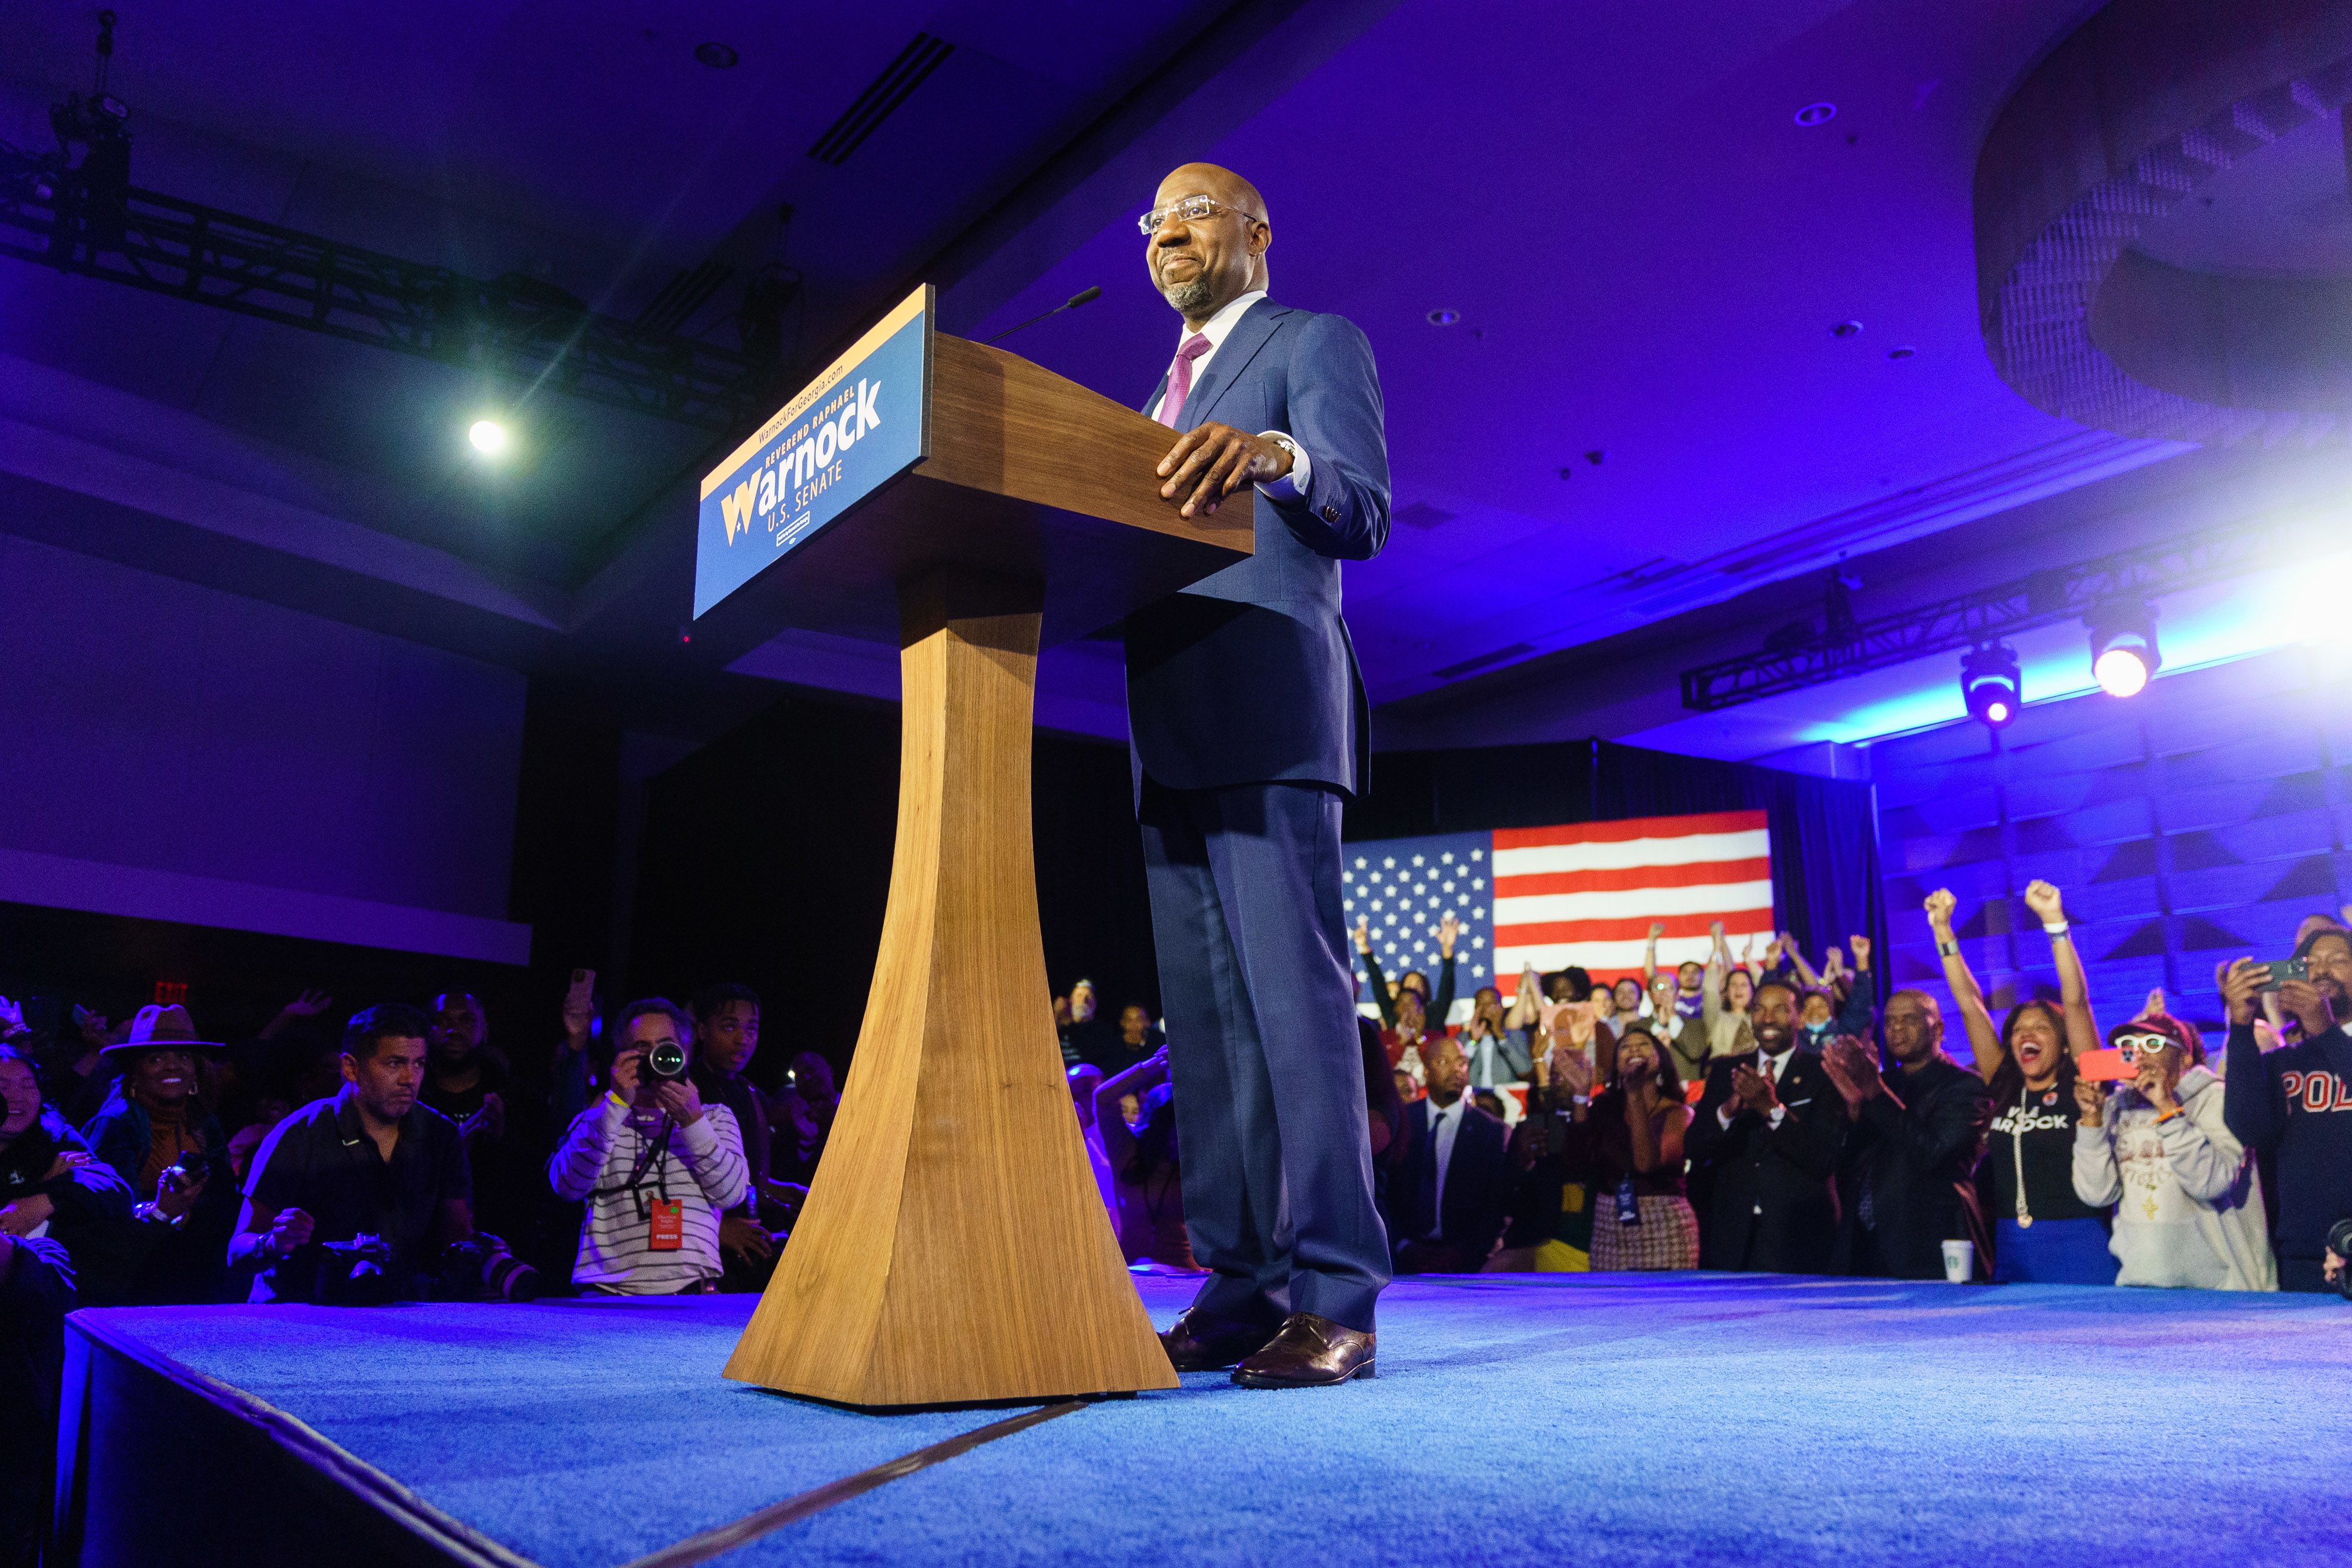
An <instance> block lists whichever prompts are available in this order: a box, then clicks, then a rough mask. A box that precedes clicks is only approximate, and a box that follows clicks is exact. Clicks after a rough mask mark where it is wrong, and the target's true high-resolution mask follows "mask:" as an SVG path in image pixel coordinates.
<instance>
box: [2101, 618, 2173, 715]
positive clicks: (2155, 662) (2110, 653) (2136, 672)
mask: <svg viewBox="0 0 2352 1568" xmlns="http://www.w3.org/2000/svg"><path fill="white" fill-rule="evenodd" d="M2090 624H2091V676H2092V678H2093V679H2094V680H2095V681H2097V682H2098V683H2099V689H2100V690H2101V691H2103V692H2105V693H2106V694H2107V695H2109V696H2111V697H2131V696H2137V695H2139V694H2140V692H2141V691H2142V690H2144V689H2145V688H2146V687H2147V683H2148V681H2149V680H2150V679H2151V678H2152V677H2153V676H2154V675H2155V674H2156V672H2157V671H2158V670H2159V669H2161V668H2162V667H2163V665H2164V655H2163V654H2161V653H2158V651H2157V646H2156V612H2154V611H2152V610H2150V609H2149V608H2148V607H2147V605H2145V604H2142V603H2140V602H2138V601H2122V602H2118V603H2115V604H2103V605H2101V606H2100V607H2099V608H2098V609H2097V610H2095V611H2094V612H2092V613H2091V622H2090Z"/></svg>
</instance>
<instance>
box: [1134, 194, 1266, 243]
mask: <svg viewBox="0 0 2352 1568" xmlns="http://www.w3.org/2000/svg"><path fill="white" fill-rule="evenodd" d="M1219 213H1231V214H1234V216H1235V217H1237V218H1241V219H1243V220H1244V221H1245V222H1248V223H1253V224H1262V223H1264V222H1265V219H1264V218H1262V217H1259V216H1258V215H1257V214H1255V213H1245V212H1244V211H1242V210H1241V209H1240V208H1239V207H1229V206H1227V205H1225V204H1223V202H1218V201H1213V200H1211V199H1210V198H1209V197H1207V196H1184V197H1181V198H1180V199H1178V200H1176V201H1173V202H1171V203H1169V204H1167V205H1166V206H1164V207H1157V208H1154V209H1153V210H1152V211H1150V212H1148V213H1146V214H1143V215H1142V216H1141V217H1139V218H1138V219H1136V220H1135V226H1136V227H1137V228H1138V229H1139V230H1141V231H1142V233H1143V235H1144V237H1145V238H1147V239H1149V238H1150V236H1151V235H1156V234H1158V233H1159V232H1160V225H1162V224H1164V223H1166V222H1167V221H1168V220H1169V219H1170V218H1171V217H1177V218H1181V219H1183V220H1184V221H1185V222H1186V223H1188V224H1197V223H1201V222H1202V221H1204V220H1206V219H1209V218H1213V217H1215V216H1216V215H1217V214H1219Z"/></svg>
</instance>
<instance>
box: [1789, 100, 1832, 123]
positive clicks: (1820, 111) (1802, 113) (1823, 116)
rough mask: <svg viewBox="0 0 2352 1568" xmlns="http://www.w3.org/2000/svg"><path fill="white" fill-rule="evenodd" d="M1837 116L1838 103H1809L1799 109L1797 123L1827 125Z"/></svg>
mask: <svg viewBox="0 0 2352 1568" xmlns="http://www.w3.org/2000/svg"><path fill="white" fill-rule="evenodd" d="M1836 118H1837V105H1836V104H1833V103H1809V104H1807V105H1805V107H1804V108H1802V109H1801V110H1797V123H1798V124H1800V125H1809V126H1810V125H1827V124H1828V123H1829V122H1830V121H1831V120H1835V119H1836Z"/></svg>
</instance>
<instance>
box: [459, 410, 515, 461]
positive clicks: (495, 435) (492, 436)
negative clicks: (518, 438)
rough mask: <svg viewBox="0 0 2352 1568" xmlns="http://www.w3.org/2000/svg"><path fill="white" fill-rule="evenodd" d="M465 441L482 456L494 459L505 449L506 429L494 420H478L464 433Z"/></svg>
mask: <svg viewBox="0 0 2352 1568" xmlns="http://www.w3.org/2000/svg"><path fill="white" fill-rule="evenodd" d="M466 439H467V440H468V441H470V442H472V443H473V444H474V450H475V451H477V452H478V453H480V454H481V455H483V456H485V457H496V456H498V455H499V454H501V453H503V452H504V451H506V449H507V427H506V426H505V425H503V424H500V423H499V422H498V421H497V420H495V419H478V420H476V421H474V423H473V427H472V428H471V429H469V430H467V432H466Z"/></svg>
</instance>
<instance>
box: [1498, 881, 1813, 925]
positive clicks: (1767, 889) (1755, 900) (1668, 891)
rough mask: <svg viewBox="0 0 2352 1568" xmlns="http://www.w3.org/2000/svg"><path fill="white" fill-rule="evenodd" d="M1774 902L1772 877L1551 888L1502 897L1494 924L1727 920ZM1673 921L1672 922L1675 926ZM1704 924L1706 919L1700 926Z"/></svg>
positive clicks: (1768, 905)
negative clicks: (1622, 888)
mask: <svg viewBox="0 0 2352 1568" xmlns="http://www.w3.org/2000/svg"><path fill="white" fill-rule="evenodd" d="M1771 907H1772V884H1771V883H1770V882H1769V881H1758V882H1732V883H1705V884H1703V885H1701V886H1698V887H1637V888H1633V889H1631V890H1629V891H1627V892H1624V893H1547V894H1538V896H1536V897H1533V898H1498V899H1496V901H1495V926H1496V930H1497V931H1498V932H1499V931H1500V930H1501V929H1502V928H1503V927H1504V926H1507V925H1527V924H1528V923H1529V922H1531V921H1540V920H1634V919H1639V920H1641V921H1643V922H1644V923H1645V924H1646V923H1647V922H1648V921H1649V920H1650V919H1652V918H1653V917H1655V918H1657V919H1659V920H1665V921H1671V920H1673V919H1674V918H1675V916H1676V915H1697V916H1699V917H1700V919H1701V921H1702V922H1704V921H1705V920H1706V919H1707V918H1710V917H1712V918H1715V919H1718V920H1727V919H1729V918H1730V916H1729V915H1728V914H1727V911H1731V910H1738V912H1740V913H1741V914H1743V915H1745V914H1748V913H1749V912H1751V911H1754V910H1759V909H1762V910H1768V911H1769V909H1770V908H1771ZM1671 928H1672V927H1669V929H1671ZM1700 929H1701V930H1705V929H1706V926H1705V925H1704V924H1702V925H1701V926H1700Z"/></svg>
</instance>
